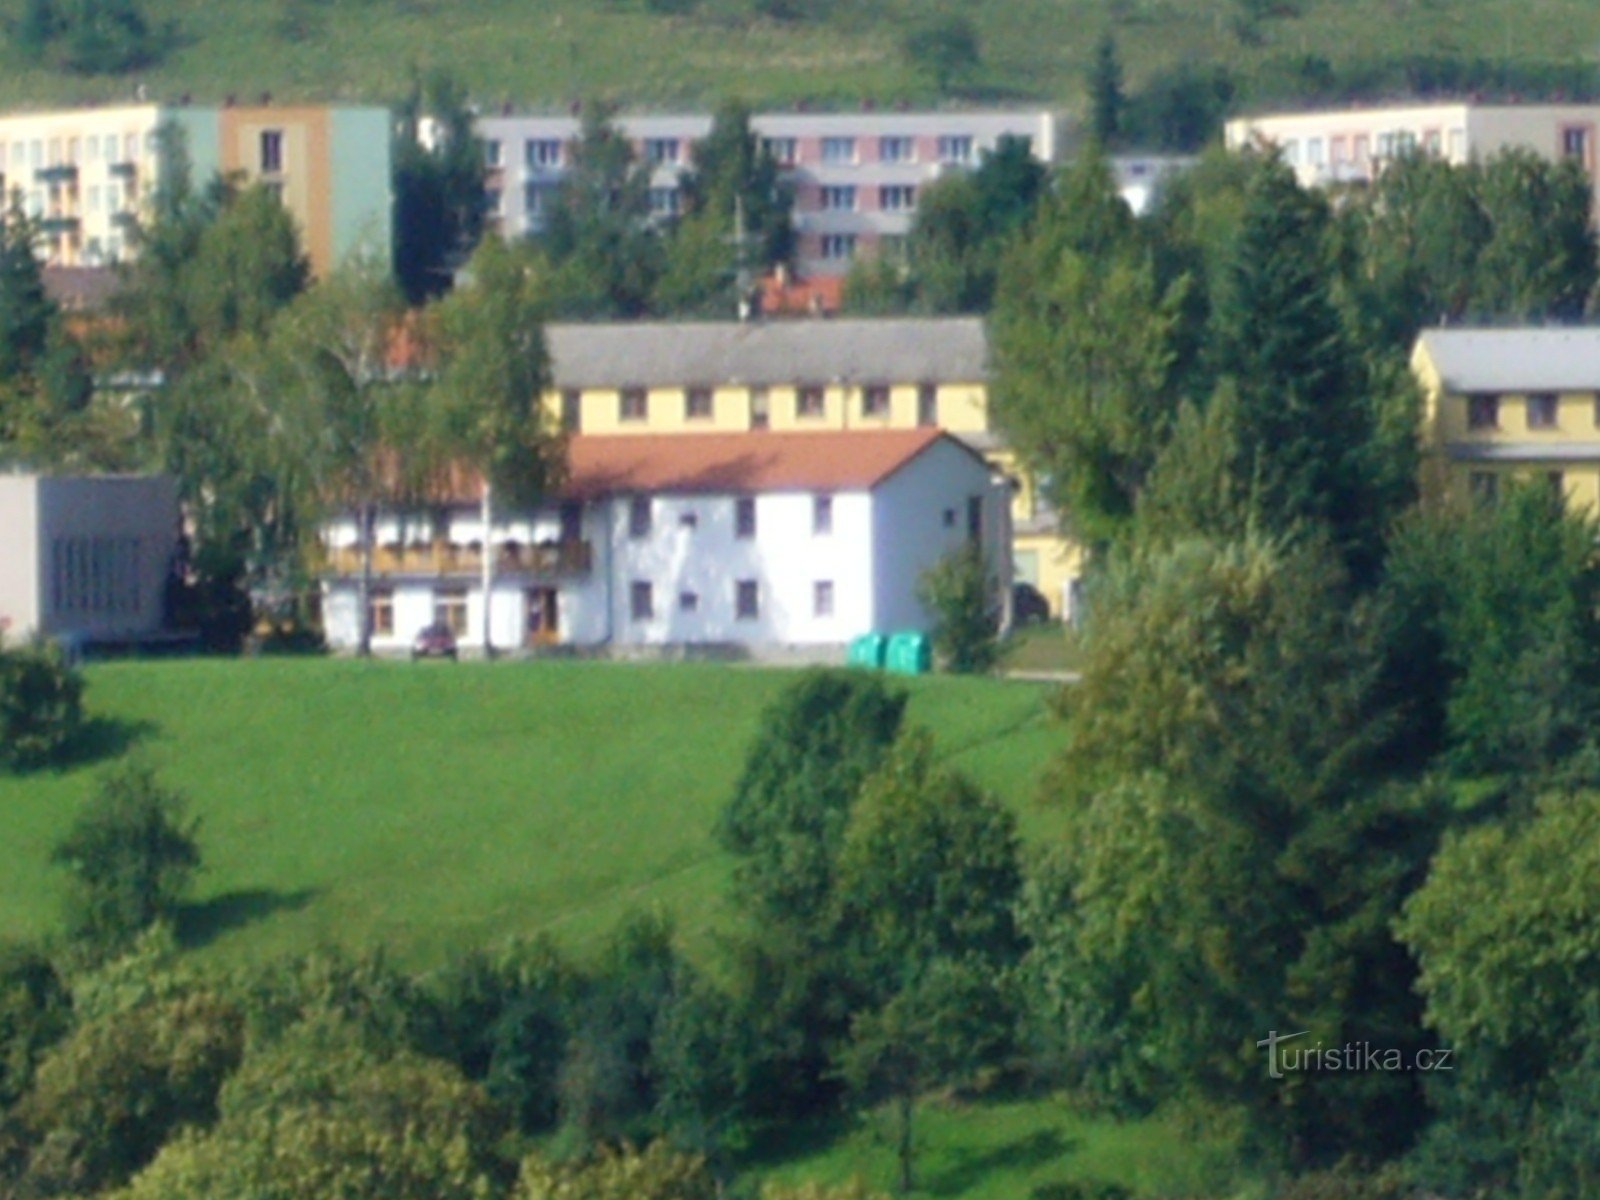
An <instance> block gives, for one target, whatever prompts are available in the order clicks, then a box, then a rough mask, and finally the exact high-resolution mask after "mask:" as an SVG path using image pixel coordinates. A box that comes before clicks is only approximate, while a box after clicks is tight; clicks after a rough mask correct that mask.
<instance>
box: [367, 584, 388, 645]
mask: <svg viewBox="0 0 1600 1200" xmlns="http://www.w3.org/2000/svg"><path fill="white" fill-rule="evenodd" d="M367 629H368V630H369V631H370V632H371V633H372V636H373V637H393V636H394V593H393V592H387V591H375V592H373V593H372V594H371V596H369V597H368V599H367Z"/></svg>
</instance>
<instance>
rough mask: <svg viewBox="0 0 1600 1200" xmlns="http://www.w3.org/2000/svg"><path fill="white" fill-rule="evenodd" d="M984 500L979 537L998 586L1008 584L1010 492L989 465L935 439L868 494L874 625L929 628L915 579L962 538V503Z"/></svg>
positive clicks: (964, 520)
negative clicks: (873, 540) (872, 536)
mask: <svg viewBox="0 0 1600 1200" xmlns="http://www.w3.org/2000/svg"><path fill="white" fill-rule="evenodd" d="M970 496H978V497H981V500H982V506H983V513H982V526H983V531H982V538H983V544H984V546H985V548H986V550H987V551H988V558H989V570H990V572H991V577H992V578H993V579H994V580H995V581H996V584H997V586H998V585H999V583H1000V581H1005V582H1006V583H1007V584H1009V581H1010V579H1011V539H1010V532H1009V523H1008V520H1007V516H1008V513H1009V506H1010V495H1009V491H1008V490H1007V488H1006V487H1005V485H1004V484H996V483H995V482H994V481H993V478H992V476H991V473H990V468H989V467H988V465H987V464H986V463H984V462H982V461H980V460H979V459H977V458H976V457H975V456H974V455H973V454H971V453H970V452H968V451H967V450H965V449H963V448H962V447H960V446H957V445H955V444H953V443H952V442H949V441H940V442H935V443H934V444H933V445H932V446H929V447H928V449H926V450H925V451H923V452H922V453H921V454H920V455H918V456H917V457H916V458H915V459H913V460H912V461H911V462H910V463H908V464H907V465H906V466H904V467H902V468H901V469H900V470H899V471H897V472H895V474H893V475H891V476H890V477H889V478H888V479H886V480H885V481H884V482H883V483H881V484H879V485H878V487H877V488H876V490H875V491H874V492H873V513H872V524H873V528H874V529H875V530H876V533H877V537H876V548H875V554H874V560H873V567H872V576H873V613H872V624H871V628H872V629H873V630H875V631H877V632H879V633H890V632H893V631H894V630H897V629H921V630H926V629H928V628H929V627H930V626H931V625H932V617H931V614H929V613H928V612H927V611H926V610H925V609H924V608H923V606H922V604H921V603H920V602H919V601H918V600H917V581H918V579H919V578H920V577H921V576H922V573H923V572H924V571H926V570H927V569H928V568H929V567H931V566H933V565H934V564H935V563H936V562H938V561H939V559H940V558H942V557H943V556H944V555H946V554H948V553H950V552H951V551H953V550H956V549H959V548H960V547H961V546H962V545H964V544H965V543H966V540H967V499H968V497H970Z"/></svg>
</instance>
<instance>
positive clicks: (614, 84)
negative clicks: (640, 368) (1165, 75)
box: [0, 0, 1600, 107]
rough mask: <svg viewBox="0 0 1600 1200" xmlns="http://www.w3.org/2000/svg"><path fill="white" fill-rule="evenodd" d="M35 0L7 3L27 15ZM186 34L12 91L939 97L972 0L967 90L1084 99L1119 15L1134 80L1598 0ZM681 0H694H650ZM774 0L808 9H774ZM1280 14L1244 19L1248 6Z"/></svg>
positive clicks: (211, 18) (656, 99) (19, 64)
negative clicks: (423, 87)
mask: <svg viewBox="0 0 1600 1200" xmlns="http://www.w3.org/2000/svg"><path fill="white" fill-rule="evenodd" d="M22 3H23V0H8V4H9V12H10V14H11V15H15V14H16V13H17V12H19V11H20V10H21V8H22ZM144 3H145V6H146V9H147V11H148V13H149V14H150V16H151V18H152V19H153V20H154V21H157V22H163V23H165V22H170V23H171V24H172V25H173V26H174V28H175V29H176V31H177V33H178V35H179V43H178V45H177V47H176V48H175V49H174V50H173V51H172V52H171V53H170V54H169V55H168V56H167V57H166V59H165V60H164V61H163V62H162V63H160V64H159V65H157V66H155V67H152V68H148V69H145V70H143V71H140V72H136V73H133V74H130V75H127V76H123V77H119V78H112V79H106V78H89V79H85V78H81V77H73V76H67V75H64V74H62V73H60V72H58V71H55V70H52V69H51V68H50V67H49V66H48V65H42V64H41V63H40V62H39V61H38V60H37V59H36V58H31V57H29V56H25V55H21V54H18V53H16V52H15V51H14V50H12V51H10V52H9V53H8V55H7V56H6V61H4V63H3V64H0V65H3V67H4V69H3V70H0V106H4V107H10V106H17V105H29V106H37V105H43V104H57V103H64V102H69V101H72V102H75V101H80V100H87V99H101V100H104V99H123V98H127V97H129V96H130V95H131V94H132V92H133V89H134V87H135V86H136V84H138V83H141V82H142V83H144V84H145V85H146V86H147V88H148V89H149V94H150V95H152V96H153V97H164V98H175V97H177V96H178V95H179V94H181V93H184V92H189V93H192V94H193V95H194V97H195V98H196V99H197V100H202V101H217V100H220V99H221V98H222V97H223V96H224V95H226V94H229V93H236V94H238V95H239V96H240V97H241V98H243V97H252V98H253V97H254V96H255V95H256V94H257V93H260V92H262V91H271V92H272V93H274V95H276V96H278V97H279V98H288V97H312V98H322V99H332V98H360V99H376V100H390V99H393V98H395V97H397V96H399V95H400V94H402V93H403V91H404V89H405V86H406V80H407V77H408V74H409V72H410V70H411V68H412V67H413V66H421V67H425V68H426V67H447V68H449V69H451V70H452V71H454V72H455V73H457V74H458V75H459V76H460V77H461V78H463V79H465V80H466V81H467V82H468V84H469V85H470V87H471V90H472V92H473V94H474V95H475V96H476V97H477V99H478V101H479V102H480V103H482V104H484V105H489V106H493V105H499V104H501V103H503V102H507V101H511V102H516V103H518V104H521V105H530V106H554V105H564V104H566V103H567V102H569V101H570V100H572V99H574V98H576V97H580V96H608V97H612V98H615V99H618V100H623V101H626V102H632V103H638V104H650V105H655V106H675V105H676V106H686V105H691V104H695V105H699V104H705V103H708V102H710V101H712V100H714V99H715V98H717V97H719V96H721V95H724V94H727V93H737V94H740V95H743V96H745V97H747V98H749V99H751V100H753V101H756V102H758V103H763V104H783V103H789V102H792V101H795V100H799V99H808V100H812V101H817V102H821V103H839V104H857V103H860V102H862V101H863V100H871V101H876V102H879V103H888V102H893V101H897V100H909V101H912V102H915V103H927V102H931V101H933V100H935V99H937V97H935V96H934V95H933V94H932V92H931V90H930V85H929V84H928V82H927V81H926V80H925V79H922V78H919V77H918V76H917V75H915V74H914V73H913V72H911V71H909V70H908V69H907V67H906V65H905V63H904V62H903V61H902V59H901V56H900V51H899V46H900V41H901V37H902V35H903V33H904V31H905V29H906V28H907V27H908V24H910V23H911V22H913V21H915V20H918V19H921V18H922V17H924V16H925V15H927V14H933V13H940V12H955V11H959V12H963V13H967V14H969V15H970V16H971V17H972V19H973V21H974V22H975V24H976V26H977V28H978V31H979V33H980V36H981V39H982V45H983V61H982V63H981V65H980V66H979V68H978V69H977V71H976V72H975V73H974V75H973V77H972V78H971V79H970V81H968V82H967V83H966V84H965V85H964V91H965V93H966V98H968V99H974V100H983V101H990V102H1008V101H1017V100H1032V101H1047V102H1051V103H1054V104H1059V105H1064V106H1069V107H1070V106H1076V105H1077V104H1078V102H1079V100H1080V96H1081V92H1082V79H1083V76H1084V71H1085V67H1086V64H1087V63H1088V61H1089V58H1090V56H1091V54H1092V52H1093V48H1094V45H1095V42H1096V40H1097V39H1098V38H1099V37H1100V35H1101V34H1102V33H1103V32H1104V31H1106V30H1107V29H1110V30H1113V31H1114V32H1115V33H1116V35H1117V37H1118V40H1119V42H1120V44H1121V46H1122V49H1123V55H1124V58H1125V60H1126V62H1127V66H1128V73H1129V77H1130V80H1131V81H1132V82H1133V83H1135V84H1138V83H1139V82H1141V81H1143V80H1145V79H1147V78H1148V77H1149V76H1150V75H1151V74H1152V73H1154V72H1158V71H1165V70H1170V69H1171V68H1172V67H1173V66H1174V65H1176V64H1180V63H1187V64H1203V63H1208V62H1216V63H1226V64H1227V65H1228V66H1229V67H1230V69H1233V70H1235V71H1237V72H1240V73H1242V74H1243V75H1245V76H1248V75H1249V74H1250V73H1252V72H1258V71H1262V70H1280V71H1281V66H1282V64H1283V63H1284V62H1286V61H1288V60H1291V59H1293V58H1296V57H1299V56H1304V55H1306V54H1314V55H1318V56H1321V57H1323V58H1326V59H1327V60H1328V61H1329V62H1330V63H1331V64H1332V65H1333V66H1334V67H1335V68H1341V67H1344V66H1347V65H1348V64H1350V63H1353V62H1356V61H1362V60H1371V59H1374V58H1393V57H1397V56H1402V55H1406V54H1414V53H1448V54H1454V55H1459V56H1462V57H1466V58H1487V59H1492V60H1496V61H1500V60H1505V61H1508V62H1513V63H1516V62H1521V63H1527V62H1535V61H1537V62H1554V63H1564V64H1580V63H1587V64H1593V63H1594V61H1595V48H1596V45H1597V43H1600V8H1597V7H1596V6H1595V5H1593V4H1588V3H1583V2H1582V0H1539V3H1537V4H1527V3H1522V2H1520V0H1281V2H1279V3H1275V4H1273V3H1261V2H1259V0H971V2H970V3H963V4H959V5H958V4H957V3H956V2H955V0H783V2H782V3H774V2H773V0H693V2H692V3H691V2H689V0H684V3H683V4H682V5H673V4H668V3H663V2H662V0H654V3H653V4H652V2H651V0H612V2H606V0H473V2H472V3H460V2H459V0H274V2H273V3H267V4H263V3H252V2H250V0H144ZM675 6H680V7H684V8H687V9H688V10H689V11H688V12H687V13H686V14H685V15H658V13H657V12H656V11H653V9H657V10H659V9H661V8H668V7H675ZM762 8H764V9H765V10H766V11H771V10H772V9H774V8H776V9H779V10H780V11H781V10H788V11H790V12H793V13H797V14H801V15H800V16H799V17H797V18H796V19H787V20H775V19H773V18H771V17H768V16H759V15H757V12H758V9H762ZM1252 9H1253V10H1259V11H1263V12H1265V13H1267V14H1268V15H1266V16H1264V17H1260V18H1258V19H1255V20H1253V21H1242V20H1241V19H1240V14H1241V13H1242V12H1244V11H1245V10H1252Z"/></svg>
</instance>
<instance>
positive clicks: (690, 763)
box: [0, 660, 1056, 963]
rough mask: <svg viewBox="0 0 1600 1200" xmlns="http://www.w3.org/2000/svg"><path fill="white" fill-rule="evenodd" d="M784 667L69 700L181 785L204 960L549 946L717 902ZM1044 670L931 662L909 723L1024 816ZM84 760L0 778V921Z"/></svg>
mask: <svg viewBox="0 0 1600 1200" xmlns="http://www.w3.org/2000/svg"><path fill="white" fill-rule="evenodd" d="M790 678H792V676H791V675H790V674H789V673H787V672H782V671H770V670H756V669H746V668H739V667H721V666H711V665H671V666H666V665H662V666H637V665H619V664H606V663H502V664H495V665H492V666H485V665H483V664H474V663H463V664H460V665H459V666H456V665H451V664H421V665H419V666H416V667H413V666H411V665H409V664H400V663H360V662H353V661H331V660H305V661H293V660H263V661H246V662H233V661H194V662H167V663H125V664H114V665H107V666H100V667H95V668H93V669H91V671H90V673H89V680H90V685H89V692H88V700H89V704H90V706H91V708H92V710H93V711H94V713H95V714H96V715H97V716H100V717H104V718H108V719H110V720H111V721H113V722H115V723H116V725H117V727H118V728H119V730H120V731H121V733H122V734H123V735H124V736H126V737H131V738H132V739H133V740H134V742H135V746H134V752H135V753H138V754H141V755H144V756H145V757H146V758H147V759H148V760H149V761H151V762H152V763H153V764H154V765H155V766H156V768H157V769H158V771H159V772H160V774H161V775H162V777H163V778H164V779H166V780H168V781H170V782H171V783H172V784H173V785H175V786H177V787H179V788H180V789H182V790H183V791H184V792H186V793H187V794H188V795H189V796H190V798H191V800H192V801H193V805H194V811H195V812H196V813H197V814H198V815H199V816H200V818H201V821H202V828H201V842H202V847H203V851H204V855H205V866H206V869H205V872H204V874H203V875H202V877H201V881H200V887H199V896H198V897H197V899H198V901H199V903H198V904H197V905H196V906H195V908H194V910H193V912H192V913H191V914H190V919H189V921H188V922H187V926H188V927H187V931H186V932H187V936H188V937H189V938H190V939H191V940H193V941H194V942H196V943H197V944H199V945H202V946H204V947H205V950H204V952H205V953H208V954H216V955H222V956H225V957H240V956H263V955H271V954H274V953H277V952H283V951H289V950H295V949H305V948H309V947H312V946H315V945H317V944H320V943H342V944H345V945H351V946H370V945H373V944H377V943H383V944H386V945H388V946H390V947H392V948H393V949H395V950H396V951H397V952H399V954H400V956H401V957H402V958H404V959H406V960H408V961H412V962H418V963H425V962H430V961H435V960H437V959H438V958H439V957H441V956H443V955H444V954H445V953H446V952H447V951H449V950H450V949H451V948H453V947H460V946H462V945H470V944H473V943H482V942H486V941H490V940H493V939H496V938H499V937H503V936H506V935H510V934H515V933H524V932H531V931H534V930H540V929H549V930H553V931H555V932H556V933H557V934H558V935H560V936H563V937H564V938H566V939H568V940H570V941H572V942H581V941H583V940H585V939H586V936H587V935H592V934H595V933H598V932H600V931H602V930H604V929H607V928H609V927H610V926H611V925H612V924H613V922H614V921H615V920H616V918H617V917H618V916H619V915H620V914H622V913H624V912H625V911H627V910H628V909H630V908H633V907H645V906H651V905H658V904H659V905H664V906H667V907H668V908H670V909H672V910H674V911H676V912H677V913H678V914H679V918H680V922H681V926H682V928H683V930H684V933H685V935H686V937H687V938H688V939H689V940H690V941H691V943H693V942H695V941H696V940H699V939H703V938H705V937H706V935H707V934H709V933H710V931H711V930H713V929H714V928H716V927H717V926H719V925H721V924H723V923H724V922H725V921H726V920H728V910H727V908H726V907H725V904H724V895H725V886H724V885H725V882H726V874H727V867H728V862H727V859H726V858H725V857H724V856H723V855H722V854H721V853H720V852H719V851H718V850H717V848H716V846H715V845H714V843H713V841H712V838H711V830H712V825H713V822H714V821H715V818H716V815H717V813H718V811H719V810H720V808H721V806H722V804H723V803H724V802H725V800H726V799H727V797H728V795H729V793H730V791H731V789H732V786H733V783H734V780H735V777H736V775H737V772H738V769H739V765H740V763H741V761H742V759H743V756H744V752H745V748H746V746H747V744H748V742H749V739H750V738H751V736H752V734H753V733H754V732H755V729H756V727H757V718H758V714H759V712H760V710H761V708H762V707H763V706H764V705H765V704H766V703H767V702H768V700H769V699H770V698H771V697H772V696H773V695H774V694H775V693H776V692H777V691H778V690H779V689H780V688H781V687H782V686H783V685H784V683H785V681H786V680H788V679H790ZM1044 695H1045V691H1044V689H1042V688H1040V687H1037V686H1034V685H1027V684H1008V683H1002V682H997V681H984V680H961V679H948V678H933V679H925V680H919V681H917V682H916V683H915V684H914V685H913V686H912V704H911V709H910V714H911V719H912V720H914V721H916V722H919V723H921V724H925V725H927V726H928V727H929V728H931V729H932V730H933V731H934V733H935V735H936V737H937V739H938V744H939V746H940V747H941V750H942V751H944V752H945V753H947V754H949V755H950V756H951V757H952V758H953V759H954V761H956V762H957V763H959V764H961V765H962V766H963V767H965V768H966V769H968V770H970V771H971V772H972V773H973V774H974V775H976V776H977V777H978V778H979V779H980V780H981V781H982V782H984V783H985V784H986V785H987V786H989V787H991V788H993V789H994V790H995V791H996V792H997V793H999V794H1002V795H1004V796H1005V797H1007V798H1008V799H1009V800H1011V801H1012V802H1013V803H1014V804H1015V805H1016V806H1017V808H1018V810H1019V812H1021V814H1022V816H1023V822H1024V826H1025V828H1026V829H1027V830H1028V831H1029V832H1030V833H1031V834H1032V835H1033V836H1035V837H1038V836H1044V835H1047V834H1048V831H1049V828H1050V824H1051V821H1052V819H1053V815H1054V814H1053V813H1052V812H1051V811H1050V810H1049V809H1045V808H1041V807H1040V806H1038V805H1037V804H1035V803H1034V802H1033V798H1034V795H1035V789H1036V781H1037V777H1038V773H1039V770H1040V767H1041V766H1042V764H1043V763H1044V762H1045V761H1046V759H1047V758H1048V756H1049V753H1050V750H1051V747H1052V745H1053V743H1054V741H1055V736H1056V735H1055V734H1054V732H1053V731H1052V730H1051V729H1050V728H1049V726H1048V718H1047V716H1046V714H1045V712H1044V708H1043V704H1042V701H1043V697H1044ZM101 769H102V768H101V767H96V766H88V767H83V768H78V769H75V770H72V771H69V772H65V773H62V774H59V775H46V776H35V777H31V778H27V779H23V780H16V779H4V778H0V847H4V855H5V864H4V865H5V869H4V870H3V871H0V929H3V930H5V931H6V932H7V933H9V934H16V935H29V934H40V933H45V932H48V931H49V930H51V929H53V928H54V927H55V925H56V922H57V913H58V911H59V892H58V886H59V879H58V878H57V876H58V875H59V872H58V871H56V870H54V869H53V868H51V867H50V866H49V865H48V863H47V861H46V860H47V858H48V855H49V848H50V846H51V845H52V844H53V843H54V842H55V840H56V839H57V838H59V836H60V834H61V832H62V830H64V829H65V827H66V826H67V824H68V823H69V822H70V821H71V819H72V817H73V814H74V812H75V811H76V809H77V807H78V805H79V803H80V801H81V800H82V798H83V797H84V796H85V795H87V794H88V792H89V790H90V789H91V788H92V787H93V786H94V784H95V781H96V779H97V778H98V775H99V772H100V770H101Z"/></svg>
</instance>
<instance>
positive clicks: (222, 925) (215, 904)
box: [178, 888, 321, 950]
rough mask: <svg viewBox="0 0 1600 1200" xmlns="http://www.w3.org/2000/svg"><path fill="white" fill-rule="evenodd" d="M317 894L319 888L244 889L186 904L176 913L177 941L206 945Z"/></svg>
mask: <svg viewBox="0 0 1600 1200" xmlns="http://www.w3.org/2000/svg"><path fill="white" fill-rule="evenodd" d="M320 893H321V889H320V888H299V889H297V890H295V891H292V892H280V891H274V890H273V889H271V888H244V889H241V890H239V891H235V892H223V893H222V895H220V896H212V897H211V898H210V899H209V900H201V901H198V902H196V903H194V904H185V905H184V906H183V908H182V909H181V910H179V912H178V941H179V942H180V943H182V944H183V945H184V946H186V947H188V948H189V949H191V950H193V949H197V948H198V947H201V946H205V945H209V944H210V943H211V942H214V941H216V940H217V938H219V937H221V936H222V935H223V934H225V933H227V932H229V931H230V930H233V929H239V928H241V927H242V926H245V925H249V924H251V923H253V922H255V921H264V920H266V919H267V918H268V917H270V916H273V915H274V914H276V913H280V912H298V911H300V910H301V909H302V908H304V907H305V906H306V905H308V904H310V903H311V902H312V901H313V900H315V899H316V898H317V896H318V895H319V894H320Z"/></svg>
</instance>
